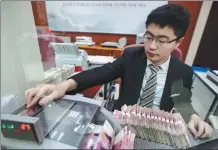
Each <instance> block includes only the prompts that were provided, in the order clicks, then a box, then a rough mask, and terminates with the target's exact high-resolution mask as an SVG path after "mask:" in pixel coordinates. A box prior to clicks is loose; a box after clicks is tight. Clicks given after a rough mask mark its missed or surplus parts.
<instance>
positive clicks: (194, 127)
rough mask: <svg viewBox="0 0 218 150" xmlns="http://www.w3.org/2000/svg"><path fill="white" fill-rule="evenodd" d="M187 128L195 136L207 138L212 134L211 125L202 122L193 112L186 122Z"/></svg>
mask: <svg viewBox="0 0 218 150" xmlns="http://www.w3.org/2000/svg"><path fill="white" fill-rule="evenodd" d="M188 128H189V130H190V131H191V132H192V134H193V135H194V137H195V138H208V137H211V135H212V131H213V129H212V127H211V126H210V125H209V124H208V123H206V122H204V121H203V120H202V119H201V118H200V117H199V116H197V115H196V114H193V115H192V116H191V120H190V121H189V123H188Z"/></svg>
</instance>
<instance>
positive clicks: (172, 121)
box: [113, 105, 190, 149]
mask: <svg viewBox="0 0 218 150" xmlns="http://www.w3.org/2000/svg"><path fill="white" fill-rule="evenodd" d="M113 115H114V117H115V119H116V120H117V121H118V122H120V123H121V125H122V126H123V127H125V126H127V127H128V130H131V131H132V132H133V133H135V134H136V137H138V138H142V139H146V140H150V141H152V142H157V143H161V144H167V145H170V146H173V147H176V148H184V149H185V148H188V147H190V141H189V138H188V129H187V125H186V123H185V122H184V120H183V118H182V116H181V115H180V114H179V113H175V114H172V113H168V112H165V111H162V110H158V109H151V108H146V107H140V106H138V105H133V106H126V105H124V106H123V107H122V108H121V111H118V110H115V111H114V113H113Z"/></svg>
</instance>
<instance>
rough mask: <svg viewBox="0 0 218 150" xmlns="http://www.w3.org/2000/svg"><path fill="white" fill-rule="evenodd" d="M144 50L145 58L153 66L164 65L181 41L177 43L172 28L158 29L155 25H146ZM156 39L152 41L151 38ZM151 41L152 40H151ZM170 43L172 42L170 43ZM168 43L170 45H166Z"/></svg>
mask: <svg viewBox="0 0 218 150" xmlns="http://www.w3.org/2000/svg"><path fill="white" fill-rule="evenodd" d="M145 37H147V38H145V40H144V48H145V53H146V56H147V58H148V59H149V60H150V61H151V62H153V63H154V64H157V65H160V64H162V63H164V62H165V61H166V60H167V59H168V57H169V55H170V53H171V52H172V51H173V50H174V49H175V48H177V47H179V45H180V43H181V41H182V40H179V41H177V40H176V39H177V37H176V35H175V34H174V31H173V29H172V28H169V27H168V26H166V27H164V28H160V27H159V26H158V25H156V24H150V25H148V27H147V29H146V33H145ZM154 37H155V38H156V40H155V39H153V38H154ZM152 39H153V40H152ZM171 41H172V42H171ZM168 42H170V43H168Z"/></svg>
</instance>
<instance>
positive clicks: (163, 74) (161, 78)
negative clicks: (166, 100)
mask: <svg viewBox="0 0 218 150" xmlns="http://www.w3.org/2000/svg"><path fill="white" fill-rule="evenodd" d="M169 63H170V57H169V58H168V60H167V61H165V62H164V63H163V64H161V65H159V67H160V70H159V71H158V72H157V86H156V91H155V96H154V101H153V107H152V108H157V109H159V108H160V102H161V98H162V95H163V90H164V86H165V82H166V78H167V72H168V68H169ZM149 64H152V62H151V61H150V60H148V59H147V66H146V68H145V69H146V70H145V75H144V78H143V83H142V88H141V91H140V97H139V100H138V104H140V101H141V96H142V93H143V88H144V87H145V85H146V81H147V80H148V78H149V77H150V75H151V74H152V72H151V69H150V67H148V65H149Z"/></svg>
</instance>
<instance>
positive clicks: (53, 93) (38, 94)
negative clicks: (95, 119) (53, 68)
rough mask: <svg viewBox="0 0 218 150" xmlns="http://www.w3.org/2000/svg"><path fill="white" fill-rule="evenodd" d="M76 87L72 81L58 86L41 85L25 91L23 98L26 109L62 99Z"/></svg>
mask: <svg viewBox="0 0 218 150" xmlns="http://www.w3.org/2000/svg"><path fill="white" fill-rule="evenodd" d="M76 87H77V84H76V82H75V81H74V80H71V79H70V80H67V81H64V82H62V83H60V84H57V85H53V84H42V85H38V86H36V87H35V88H32V89H28V90H26V91H25V98H26V103H27V108H30V107H31V106H33V105H35V104H36V103H39V105H46V104H48V103H49V102H51V101H53V100H55V99H59V98H62V97H63V96H64V95H65V93H66V92H68V91H70V90H73V89H75V88H76Z"/></svg>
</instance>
